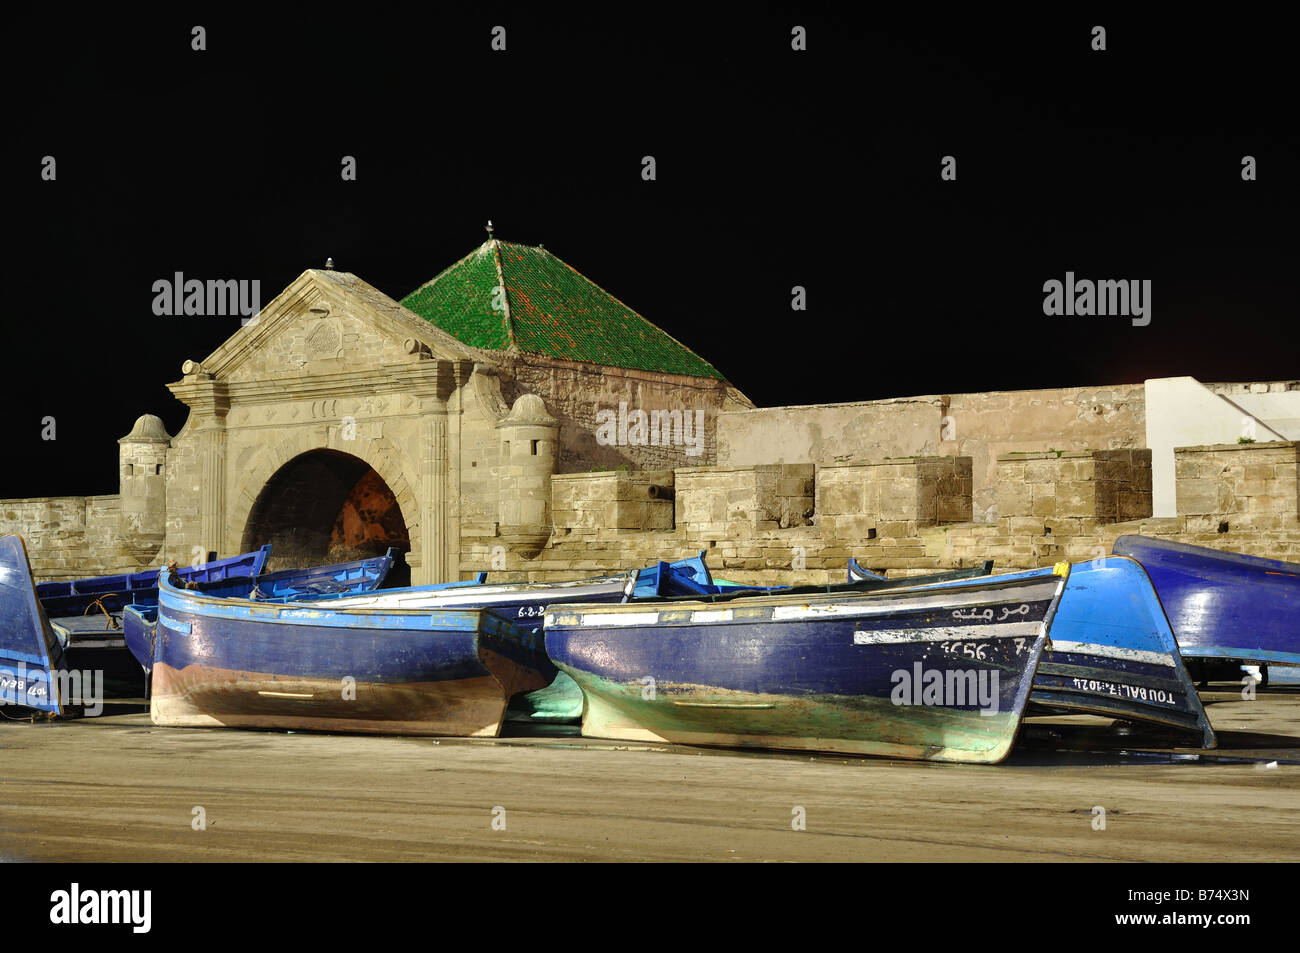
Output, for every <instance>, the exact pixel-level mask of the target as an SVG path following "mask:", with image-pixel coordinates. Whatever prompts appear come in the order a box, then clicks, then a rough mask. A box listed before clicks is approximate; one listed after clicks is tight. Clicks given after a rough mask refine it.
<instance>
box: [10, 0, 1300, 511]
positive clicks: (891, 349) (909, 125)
mask: <svg viewBox="0 0 1300 953" xmlns="http://www.w3.org/2000/svg"><path fill="white" fill-rule="evenodd" d="M863 9H864V11H869V10H871V9H873V8H872V7H870V6H865V7H864V8H863ZM917 9H918V10H919V11H923V15H922V14H920V13H919V14H918V17H917V18H916V19H913V20H910V21H908V20H888V19H886V20H882V19H876V18H867V16H866V14H865V12H864V13H863V14H861V15H857V14H854V15H843V16H827V15H825V14H811V13H808V12H804V11H799V10H794V9H790V10H786V9H781V10H777V9H774V8H766V9H760V8H748V7H737V8H735V9H733V10H731V11H730V12H727V11H725V10H723V11H713V12H703V11H702V8H697V7H695V6H690V7H680V8H673V7H666V6H661V5H656V4H651V5H628V6H625V7H621V6H610V5H604V6H600V7H592V8H590V9H581V8H562V7H555V6H552V5H544V4H538V3H534V4H530V5H528V6H527V7H523V8H520V9H519V10H518V11H511V10H510V9H509V8H508V7H505V6H501V5H492V7H491V8H489V7H486V6H480V7H478V8H477V9H475V10H474V12H473V14H472V15H462V14H457V13H453V14H444V13H443V12H442V10H441V8H440V7H439V6H438V5H430V6H427V7H425V8H424V9H423V10H418V9H417V8H404V9H403V10H402V12H401V14H400V16H399V15H397V14H383V15H382V18H381V15H376V17H375V18H373V19H372V18H370V14H369V13H368V12H367V11H366V8H365V7H361V8H354V9H353V8H350V12H349V13H348V15H347V16H346V17H342V16H339V15H336V14H335V13H333V12H330V8H328V7H320V8H318V9H316V8H309V7H301V8H296V12H295V15H294V16H293V18H292V19H288V18H286V19H284V20H272V19H263V18H249V19H234V18H232V17H230V16H229V15H227V14H225V13H218V12H215V10H214V11H213V12H211V13H209V12H206V11H205V12H201V13H175V14H172V13H169V14H167V15H165V16H162V17H159V16H157V15H150V16H145V15H144V14H139V13H132V8H120V9H117V8H115V9H114V11H113V13H112V15H111V16H109V15H104V16H103V18H102V20H99V21H93V20H92V21H89V22H87V21H83V20H80V19H78V20H77V21H75V22H73V21H71V20H69V19H68V18H66V17H64V16H63V15H62V14H56V15H47V16H44V17H43V18H41V17H37V18H29V19H27V20H25V21H20V22H15V23H13V24H12V28H11V31H10V35H9V36H8V38H7V39H8V43H7V44H6V46H7V49H8V52H9V54H10V55H9V57H7V65H6V67H5V69H6V72H8V73H9V77H8V90H9V96H8V97H7V100H8V106H9V109H8V112H9V117H8V123H7V125H8V132H9V135H8V136H7V137H6V138H7V139H8V148H7V149H6V150H5V160H4V161H5V162H6V164H7V167H6V169H5V171H6V181H7V182H8V183H9V188H8V189H7V196H6V198H7V201H6V212H7V219H8V223H7V224H8V230H9V233H10V236H11V241H12V243H13V244H12V246H11V249H10V252H9V254H8V257H7V263H8V265H9V269H8V270H9V279H8V282H7V284H8V287H9V302H8V304H9V306H8V309H7V315H6V318H5V321H6V325H7V334H6V347H5V360H4V367H5V368H6V373H5V374H3V375H0V380H3V384H2V385H0V386H2V387H3V398H4V406H6V407H7V408H8V413H7V417H8V419H9V421H10V424H11V433H10V434H9V437H8V440H7V442H6V446H7V447H8V448H12V450H13V452H12V453H11V454H10V455H9V460H8V465H7V466H6V467H5V468H4V471H3V473H4V476H3V479H2V480H0V498H3V497H18V496H47V495H61V494H83V493H114V492H116V491H117V476H116V459H117V445H116V439H117V438H118V437H120V436H122V435H123V434H125V433H126V432H127V430H128V429H129V428H130V426H131V424H132V422H133V421H134V420H135V418H136V417H137V416H138V415H139V414H141V413H147V412H148V413H157V414H159V415H161V416H162V417H163V419H164V420H165V421H166V423H167V425H168V428H169V429H170V430H171V432H173V433H175V432H176V431H177V430H178V429H179V428H180V426H181V425H182V424H183V423H184V420H185V414H186V411H185V408H184V406H183V405H181V404H180V403H179V402H178V401H176V400H175V399H174V398H173V397H172V396H171V394H170V393H169V392H168V391H167V390H166V388H165V386H164V385H165V384H166V383H168V382H171V381H175V380H177V379H179V377H180V366H181V363H182V362H183V361H184V360H185V359H186V358H193V359H196V360H198V359H201V358H203V357H205V356H206V355H207V354H208V353H209V352H210V351H211V350H212V349H213V348H215V347H216V346H217V345H218V344H219V343H221V342H222V341H223V340H224V339H225V338H226V337H228V336H229V335H230V334H231V333H232V332H233V331H234V330H235V329H236V328H237V327H238V318H197V317H189V318H185V317H156V316H154V315H153V313H152V310H151V305H152V301H153V292H152V284H153V282H154V281H155V280H157V279H159V278H169V277H170V276H171V275H172V274H173V273H174V272H177V271H180V272H184V273H185V274H186V275H187V276H190V277H201V278H239V279H250V280H251V279H259V280H260V281H261V285H262V291H263V302H264V303H265V302H266V301H269V300H270V299H271V298H273V297H274V296H275V295H276V294H277V293H279V291H280V290H281V289H282V288H283V287H284V286H285V285H287V284H288V283H289V282H290V281H292V280H293V279H294V278H295V277H296V276H297V275H298V274H299V273H300V272H301V271H302V270H303V269H304V268H308V267H321V266H323V265H324V262H325V259H326V257H327V256H332V257H333V258H334V260H335V266H336V267H337V268H339V269H341V270H347V271H352V272H354V273H356V274H358V275H359V276H361V277H362V278H364V279H365V280H366V281H368V282H370V283H371V284H372V285H374V286H376V287H377V288H379V289H380V290H382V291H384V292H386V293H387V294H389V295H391V296H392V297H394V298H400V297H402V296H403V295H405V294H406V293H408V292H409V291H411V290H412V289H414V288H415V287H416V286H418V285H419V284H421V283H423V282H424V281H427V280H428V279H430V278H432V277H433V276H434V275H435V274H437V273H438V272H439V271H440V270H441V269H442V268H444V267H446V266H447V265H449V264H451V263H452V262H453V261H455V260H456V259H458V258H460V257H462V256H463V255H465V254H466V253H468V252H469V251H470V250H471V249H473V248H474V247H475V246H477V245H478V244H480V243H481V242H482V241H483V240H484V238H485V235H484V231H483V225H484V223H485V222H486V220H487V219H489V218H491V219H493V220H494V222H495V223H496V226H497V235H498V237H501V238H504V239H507V240H510V241H517V242H523V243H528V244H537V243H538V242H542V243H545V245H546V247H547V248H548V249H549V250H550V251H552V252H554V253H555V254H556V255H558V256H559V257H561V258H563V259H564V260H565V261H567V262H568V263H569V264H571V265H573V266H574V267H575V268H577V269H578V270H579V271H581V272H582V273H583V274H585V275H586V276H587V277H589V278H591V279H592V280H593V281H595V282H596V283H597V284H599V285H601V286H602V287H605V288H606V289H608V290H610V291H611V292H612V293H614V294H615V295H617V296H618V297H620V298H621V299H623V300H624V301H625V302H626V303H627V304H629V305H630V306H631V307H633V308H635V309H636V310H637V311H639V312H640V313H641V314H643V315H645V316H646V317H647V318H649V319H650V320H651V321H654V322H655V323H657V324H659V325H660V326H661V327H663V328H664V329H666V330H667V331H668V332H669V333H671V334H673V335H674V336H676V337H678V338H679V339H681V340H683V341H684V342H685V343H686V344H688V345H689V346H691V347H692V348H693V349H695V350H696V351H698V352H699V353H700V354H701V355H703V356H704V357H705V358H707V359H708V360H710V361H711V362H712V363H714V364H715V365H716V366H717V367H718V368H719V369H720V370H721V371H722V372H723V373H724V374H726V375H727V377H728V378H729V379H730V380H731V381H732V382H733V383H734V384H735V385H736V386H737V387H739V388H740V389H741V390H742V391H744V392H745V393H746V394H747V395H748V396H749V397H750V398H751V399H752V400H753V401H754V402H755V403H756V404H758V405H760V406H765V405H778V404H807V403H819V402H831V401H852V400H862V399H871V398H881V397H894V396H907V395H914V394H927V393H954V392H964V391H983V390H994V389H1014V388H1029V387H1056V386H1067V385H1078V384H1108V383H1121V382H1136V381H1141V380H1142V379H1144V378H1149V377H1164V376H1173V375H1182V374H1189V375H1193V376H1195V377H1198V378H1200V379H1202V380H1205V381H1226V380H1272V379H1289V378H1295V377H1296V376H1298V375H1300V359H1298V358H1297V351H1298V350H1300V349H1298V348H1297V344H1296V339H1297V335H1296V333H1295V332H1296V326H1297V322H1296V318H1297V307H1296V297H1295V295H1296V292H1295V271H1296V268H1295V266H1296V261H1297V254H1296V241H1295V228H1296V212H1297V209H1298V208H1300V203H1298V202H1297V186H1296V180H1297V176H1298V175H1300V161H1298V160H1297V153H1298V150H1297V139H1298V138H1300V137H1297V134H1296V122H1295V111H1294V100H1293V95H1294V90H1295V86H1294V79H1295V77H1294V49H1293V43H1294V39H1293V34H1292V33H1291V32H1290V31H1289V30H1288V29H1285V28H1284V27H1283V25H1282V24H1281V23H1270V22H1269V21H1268V20H1267V19H1265V18H1264V17H1263V16H1262V15H1261V14H1259V13H1258V12H1256V11H1254V10H1251V11H1248V12H1247V11H1242V13H1241V15H1240V16H1230V17H1228V18H1226V19H1218V18H1214V19H1210V18H1205V19H1201V18H1197V19H1195V20H1185V21H1175V20H1174V19H1173V18H1172V17H1171V15H1170V14H1169V13H1167V12H1162V13H1161V14H1160V15H1159V16H1154V15H1153V16H1152V17H1151V18H1150V19H1135V18H1134V16H1133V15H1131V14H1123V15H1121V14H1118V13H1117V14H1110V13H1106V12H1103V11H1100V10H1094V11H1090V12H1081V13H1079V14H1078V15H1059V16H1058V15H1047V14H1041V13H1035V14H1034V15H1033V16H1031V17H1028V18H1026V17H1024V16H1018V17H1016V16H1012V15H1009V14H1008V15H1006V16H1005V17H998V16H992V15H987V16H974V15H971V14H963V15H960V16H957V15H951V16H950V15H946V14H944V13H942V12H936V11H933V9H932V8H929V7H926V8H917ZM859 17H860V18H859ZM196 23H197V24H201V25H203V26H204V27H205V28H206V30H207V46H208V49H207V50H206V51H204V52H194V51H192V50H191V49H190V29H191V27H192V26H193V25H194V24H196ZM496 24H501V25H504V26H505V27H506V29H507V49H506V51H505V52H493V51H492V50H491V49H490V40H491V29H492V27H493V26H494V25H496ZM795 24H801V25H803V26H805V27H807V30H808V49H807V51H805V52H794V51H792V50H791V48H790V38H791V37H790V31H791V28H792V27H793V26H794V25H795ZM1096 24H1101V25H1103V26H1105V27H1106V29H1107V49H1106V51H1105V52H1094V51H1092V50H1091V48H1090V42H1091V30H1092V27H1093V26H1094V25H1096ZM15 57H17V58H16V59H15ZM46 155H52V156H54V157H55V158H56V160H57V180H56V181H54V182H47V181H42V180H41V176H40V170H41V159H42V157H43V156H46ZM344 155H352V156H355V157H356V159H357V171H358V176H357V181H355V182H345V181H343V180H342V179H341V177H340V168H341V167H340V159H341V157H342V156H344ZM644 155H652V156H654V157H655V159H656V163H657V180H656V181H654V182H645V181H643V180H642V178H641V157H642V156H644ZM944 155H953V156H955V157H956V159H957V173H958V175H957V181H955V182H943V181H941V180H940V176H939V172H940V159H941V157H942V156H944ZM1244 155H1253V156H1255V158H1256V160H1257V162H1258V170H1259V171H1258V181H1255V182H1243V181H1242V179H1241V159H1242V157H1243V156H1244ZM1067 271H1073V272H1075V273H1076V274H1077V275H1079V276H1080V277H1092V278H1096V279H1101V278H1111V279H1119V278H1125V279H1150V280H1151V281H1152V285H1153V300H1152V305H1153V310H1152V322H1151V324H1150V326H1148V327H1144V328H1139V327H1133V326H1131V324H1130V322H1129V321H1128V320H1127V319H1126V318H1123V317H1057V318H1049V317H1046V316H1044V314H1043V290H1042V287H1043V282H1045V281H1047V280H1049V279H1052V278H1056V279H1062V278H1063V277H1064V275H1065V273H1066V272H1067ZM794 285H803V286H804V287H806V289H807V295H808V310H807V311H806V312H804V313H793V312H792V311H791V310H790V290H791V287H792V286H794ZM47 415H48V416H53V417H54V418H55V419H56V421H57V439H56V440H54V441H43V440H42V439H41V419H42V418H43V417H45V416H47Z"/></svg>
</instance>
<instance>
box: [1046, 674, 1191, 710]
mask: <svg viewBox="0 0 1300 953" xmlns="http://www.w3.org/2000/svg"><path fill="white" fill-rule="evenodd" d="M1070 681H1072V682H1073V683H1074V687H1075V688H1077V689H1079V691H1082V692H1098V693H1100V694H1102V695H1115V696H1118V697H1120V698H1131V699H1134V700H1136V701H1144V702H1154V703H1156V704H1158V705H1172V704H1173V703H1174V693H1173V692H1167V691H1165V690H1164V689H1161V688H1146V687H1144V686H1142V685H1124V684H1117V683H1115V682H1099V681H1095V680H1093V679H1091V678H1072V679H1070Z"/></svg>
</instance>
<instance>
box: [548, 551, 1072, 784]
mask: <svg viewBox="0 0 1300 953" xmlns="http://www.w3.org/2000/svg"><path fill="white" fill-rule="evenodd" d="M1068 573H1069V567H1068V565H1065V564H1060V565H1058V566H1057V567H1055V568H1054V569H1048V570H1033V571H1030V572H1027V573H1016V574H1012V575H1007V576H999V577H992V578H989V579H977V580H971V581H969V582H965V583H962V584H953V585H950V586H943V587H904V588H898V589H884V590H879V591H874V592H873V591H867V592H858V593H833V594H827V595H799V596H789V595H785V594H774V595H766V596H757V597H747V598H738V599H732V600H729V601H728V602H727V603H726V605H725V608H723V607H720V604H719V603H710V602H705V601H687V602H676V601H674V602H673V603H650V604H630V605H623V606H608V607H606V606H569V607H563V606H561V607H556V608H554V609H548V611H547V615H546V648H547V652H548V654H549V655H550V656H551V659H552V661H554V662H555V664H556V665H557V666H558V667H559V668H560V669H561V670H562V671H564V672H566V673H567V674H569V675H570V676H571V677H572V678H573V679H574V680H575V681H576V682H577V683H578V684H579V685H580V686H581V688H582V691H583V695H584V697H585V709H584V712H583V719H582V732H583V734H584V735H589V736H592V737H600V738H620V739H628V740H640V741H666V742H675V743H684V744H701V745H723V746H735V747H740V746H756V747H765V748H791V749H801V750H816V751H835V752H849V753H854V754H871V755H883V756H887V757H898V758H915V759H926V760H939V761H966V762H976V763H994V762H997V761H1000V760H1002V759H1003V758H1004V757H1005V756H1006V754H1007V752H1008V751H1009V750H1010V748H1011V744H1012V742H1013V741H1014V739H1015V736H1016V733H1017V731H1018V730H1019V726H1020V721H1021V718H1022V716H1023V714H1024V709H1025V705H1026V703H1027V701H1028V697H1029V691H1030V685H1031V682H1032V680H1033V675H1034V671H1035V669H1036V668H1037V665H1038V661H1039V658H1040V657H1041V655H1042V651H1043V648H1044V646H1045V644H1046V641H1047V633H1048V629H1049V626H1050V624H1051V617H1052V614H1053V613H1054V612H1055V609H1056V605H1057V603H1058V601H1059V600H1060V597H1061V593H1062V591H1063V590H1064V586H1065V576H1066V575H1068ZM986 613H987V614H986ZM966 652H969V653H970V654H969V655H966V654H964V653H966ZM936 680H937V690H936V691H934V692H931V691H930V689H931V688H935V687H936ZM977 696H978V699H977Z"/></svg>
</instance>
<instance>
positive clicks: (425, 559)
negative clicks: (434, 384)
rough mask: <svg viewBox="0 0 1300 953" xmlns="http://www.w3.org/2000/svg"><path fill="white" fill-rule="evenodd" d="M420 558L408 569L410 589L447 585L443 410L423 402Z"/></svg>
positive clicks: (440, 405)
mask: <svg viewBox="0 0 1300 953" xmlns="http://www.w3.org/2000/svg"><path fill="white" fill-rule="evenodd" d="M421 415H422V416H423V418H424V420H423V423H422V425H421V445H422V446H421V451H420V481H421V483H422V484H423V486H421V487H420V557H419V565H418V566H416V565H414V564H413V565H412V566H411V582H412V584H413V585H417V586H426V585H433V584H434V583H439V582H451V581H452V580H451V579H449V578H447V575H448V568H447V492H446V487H447V465H448V464H447V407H446V404H445V403H443V402H442V401H441V400H437V399H435V398H426V399H425V400H424V401H422V404H421Z"/></svg>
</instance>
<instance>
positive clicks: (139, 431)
mask: <svg viewBox="0 0 1300 953" xmlns="http://www.w3.org/2000/svg"><path fill="white" fill-rule="evenodd" d="M171 439H172V438H171V435H170V434H168V433H167V428H166V427H165V426H164V425H163V422H162V419H161V418H160V417H155V416H154V415H153V414H145V415H144V416H142V417H141V418H140V419H138V420H137V421H136V422H135V426H134V427H133V428H131V432H130V433H129V434H127V435H126V436H125V437H123V438H122V439H121V440H119V441H118V442H117V445H118V451H117V455H118V462H119V464H120V469H119V477H120V479H119V484H118V485H119V494H120V498H121V501H122V505H121V510H120V515H119V519H120V520H121V529H120V532H121V534H122V541H123V542H124V543H125V544H126V545H128V546H144V547H158V546H161V545H162V543H163V540H164V539H165V538H166V536H167V450H168V448H169V447H170V446H171Z"/></svg>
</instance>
